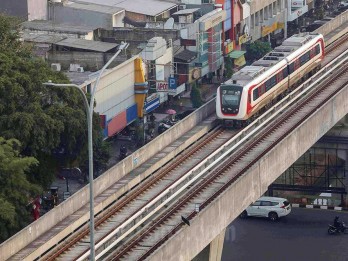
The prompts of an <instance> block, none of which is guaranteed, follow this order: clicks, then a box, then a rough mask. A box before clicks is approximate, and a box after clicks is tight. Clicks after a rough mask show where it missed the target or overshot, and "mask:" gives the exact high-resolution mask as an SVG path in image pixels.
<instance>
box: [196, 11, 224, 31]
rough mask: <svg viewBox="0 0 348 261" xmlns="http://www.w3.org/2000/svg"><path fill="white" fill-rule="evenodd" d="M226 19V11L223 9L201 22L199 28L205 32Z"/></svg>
mask: <svg viewBox="0 0 348 261" xmlns="http://www.w3.org/2000/svg"><path fill="white" fill-rule="evenodd" d="M225 19H226V11H225V10H221V11H220V12H217V13H215V14H213V15H212V16H211V17H209V19H208V18H207V19H205V21H204V22H200V23H199V30H200V31H201V32H205V31H207V30H208V29H210V28H212V27H214V26H216V25H218V24H220V23H222V22H223V21H225Z"/></svg>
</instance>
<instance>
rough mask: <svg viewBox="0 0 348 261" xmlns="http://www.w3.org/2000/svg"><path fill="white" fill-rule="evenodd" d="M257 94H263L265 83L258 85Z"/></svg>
mask: <svg viewBox="0 0 348 261" xmlns="http://www.w3.org/2000/svg"><path fill="white" fill-rule="evenodd" d="M259 90H260V91H259V95H260V96H261V95H263V94H264V93H265V92H266V88H265V84H264V83H263V84H261V85H260V87H259Z"/></svg>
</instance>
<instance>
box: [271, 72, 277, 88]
mask: <svg viewBox="0 0 348 261" xmlns="http://www.w3.org/2000/svg"><path fill="white" fill-rule="evenodd" d="M270 80H271V88H272V87H273V86H275V85H276V84H277V76H276V75H275V76H273V77H272V78H271V79H270Z"/></svg>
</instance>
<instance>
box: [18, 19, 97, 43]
mask: <svg viewBox="0 0 348 261" xmlns="http://www.w3.org/2000/svg"><path fill="white" fill-rule="evenodd" d="M21 28H22V31H23V33H25V34H27V35H53V36H54V35H55V36H61V37H63V38H78V39H85V40H93V39H94V34H95V30H96V29H97V28H98V27H96V26H87V25H79V26H78V25H74V24H68V23H58V22H53V21H42V20H34V21H30V22H24V23H22V24H21Z"/></svg>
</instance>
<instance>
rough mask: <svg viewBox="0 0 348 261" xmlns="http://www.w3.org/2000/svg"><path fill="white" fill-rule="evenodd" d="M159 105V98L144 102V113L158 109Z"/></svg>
mask: <svg viewBox="0 0 348 261" xmlns="http://www.w3.org/2000/svg"><path fill="white" fill-rule="evenodd" d="M159 105H160V100H159V98H156V99H153V100H151V101H150V102H146V104H145V111H146V113H149V112H152V111H153V110H154V109H156V108H158V107H159Z"/></svg>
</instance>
